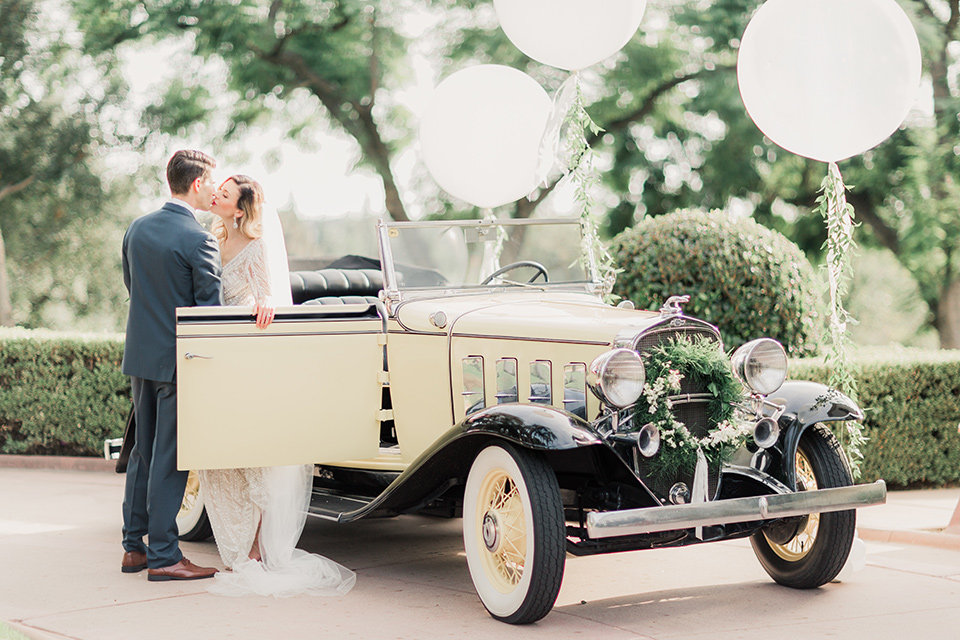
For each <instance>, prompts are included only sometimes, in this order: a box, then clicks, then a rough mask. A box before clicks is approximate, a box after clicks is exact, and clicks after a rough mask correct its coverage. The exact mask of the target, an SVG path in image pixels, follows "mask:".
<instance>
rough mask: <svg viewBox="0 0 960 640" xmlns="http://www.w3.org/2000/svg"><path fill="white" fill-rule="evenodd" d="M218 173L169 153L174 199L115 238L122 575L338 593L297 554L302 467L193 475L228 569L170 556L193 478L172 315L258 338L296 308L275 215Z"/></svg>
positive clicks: (346, 574) (350, 581)
mask: <svg viewBox="0 0 960 640" xmlns="http://www.w3.org/2000/svg"><path fill="white" fill-rule="evenodd" d="M215 168H216V161H215V160H214V159H213V158H212V157H210V156H209V155H207V154H206V153H203V152H202V151H195V150H181V151H177V152H176V153H174V154H173V156H172V157H171V158H170V160H169V162H168V163H167V185H168V186H169V188H170V194H171V198H170V200H169V201H168V202H166V203H165V204H164V205H163V207H162V208H160V210H158V211H155V212H153V213H150V214H147V215H145V216H142V217H140V218H137V219H136V220H134V221H133V222H132V223H131V224H130V227H129V228H128V229H127V232H126V234H125V235H124V238H123V248H122V261H123V282H124V285H125V286H126V287H127V291H128V292H129V294H130V311H129V316H128V318H127V330H126V342H125V345H124V351H123V364H122V370H123V373H124V374H126V375H129V376H130V382H131V388H132V394H133V403H134V414H135V416H136V442H135V444H134V447H133V450H132V451H131V453H130V460H129V462H128V464H127V478H126V487H125V491H124V498H123V549H124V554H123V560H122V563H121V570H122V571H123V572H124V573H138V572H140V571H143V570H144V569H146V570H147V579H148V580H150V581H152V582H162V581H169V580H197V579H201V578H210V577H214V578H215V582H214V584H213V585H211V587H210V589H209V590H210V591H211V592H213V593H218V594H222V595H244V594H260V595H274V596H289V595H296V594H299V593H311V594H317V595H343V594H345V593H347V592H348V591H349V590H350V589H351V588H353V585H354V584H355V582H356V575H355V574H354V573H353V572H352V571H350V570H349V569H346V568H345V567H342V566H340V565H339V564H337V563H336V562H333V561H332V560H329V559H327V558H324V557H323V556H319V555H316V554H310V553H307V552H306V551H303V550H301V549H297V548H296V545H297V542H298V541H299V539H300V535H301V533H302V532H303V527H304V525H305V523H306V513H307V507H308V505H309V502H310V493H311V489H312V482H313V481H312V477H313V466H312V465H295V466H284V467H263V468H251V469H209V470H201V471H200V472H199V475H200V482H201V486H202V488H203V492H204V496H205V505H206V509H207V514H208V516H209V518H210V523H211V525H212V526H213V532H214V536H215V538H216V541H217V548H218V549H219V551H220V557H221V559H222V560H223V563H224V565H226V567H227V568H228V571H224V572H218V571H217V569H215V568H211V567H200V566H197V565H195V564H194V563H192V562H190V561H189V560H188V559H187V558H185V557H184V556H183V554H182V553H181V552H180V545H179V538H178V531H177V521H176V519H177V513H178V512H179V510H180V504H181V501H182V500H183V493H184V489H185V488H186V482H187V476H188V473H189V472H188V471H178V470H177V383H176V309H177V307H194V306H218V305H229V306H247V307H253V309H254V312H253V313H254V317H255V321H256V326H257V327H258V328H259V329H261V330H263V329H266V328H267V327H268V326H269V325H270V324H271V322H273V319H274V313H275V312H274V310H275V308H276V307H277V306H289V305H291V304H292V300H291V292H290V276H289V271H288V266H287V254H286V248H285V245H284V241H283V232H282V230H281V227H280V220H279V217H278V216H277V215H276V212H270V215H267V216H265V215H264V206H263V205H264V194H263V189H262V188H261V186H260V185H259V184H258V183H257V182H256V181H254V180H253V179H251V178H249V177H247V176H242V175H234V176H231V177H229V178H227V179H226V180H225V181H223V182H222V183H221V184H220V186H219V187H216V186H215V184H216V183H215V182H214V180H213V170H214V169H215ZM198 211H209V212H210V213H212V214H213V220H214V221H213V224H212V225H211V229H210V231H208V230H206V229H205V228H204V227H203V226H202V225H201V224H200V222H199V221H198V220H197V212H198ZM265 218H266V219H265ZM265 375H267V374H265ZM235 386H236V389H237V391H238V393H237V396H236V397H235V398H210V402H257V401H258V399H257V397H256V388H257V384H256V381H255V380H254V381H251V380H237V381H236V385H235ZM144 537H147V539H148V542H147V543H146V544H145V543H144Z"/></svg>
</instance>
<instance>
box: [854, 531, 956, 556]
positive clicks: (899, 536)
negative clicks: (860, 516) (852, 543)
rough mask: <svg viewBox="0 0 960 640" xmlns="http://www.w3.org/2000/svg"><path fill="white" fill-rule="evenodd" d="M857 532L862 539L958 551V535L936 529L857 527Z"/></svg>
mask: <svg viewBox="0 0 960 640" xmlns="http://www.w3.org/2000/svg"><path fill="white" fill-rule="evenodd" d="M857 533H859V534H860V537H861V538H863V539H864V540H871V541H873V542H898V543H900V544H915V545H922V546H924V547H937V548H939V549H951V550H953V551H960V535H955V534H951V533H943V532H937V531H910V530H906V529H899V530H889V531H888V530H885V529H864V528H861V527H857Z"/></svg>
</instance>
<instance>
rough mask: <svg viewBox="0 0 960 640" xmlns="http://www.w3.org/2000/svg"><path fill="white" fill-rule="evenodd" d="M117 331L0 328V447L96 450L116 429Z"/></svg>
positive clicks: (126, 386)
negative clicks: (94, 333) (89, 333)
mask: <svg viewBox="0 0 960 640" xmlns="http://www.w3.org/2000/svg"><path fill="white" fill-rule="evenodd" d="M122 358H123V337H122V336H113V335H98V336H86V335H81V334H64V333H54V332H50V331H27V330H25V329H2V330H0V453H22V454H39V455H74V456H102V455H103V441H104V439H105V438H117V437H120V436H122V435H123V428H124V426H125V425H126V419H127V414H128V413H129V411H130V379H129V378H128V377H127V376H125V375H123V374H122V373H121V372H120V361H121V359H122Z"/></svg>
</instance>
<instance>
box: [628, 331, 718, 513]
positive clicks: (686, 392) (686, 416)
mask: <svg viewBox="0 0 960 640" xmlns="http://www.w3.org/2000/svg"><path fill="white" fill-rule="evenodd" d="M678 336H683V337H686V338H689V339H695V338H696V337H703V338H706V339H708V340H713V341H715V342H718V343H719V342H720V337H719V336H718V335H717V333H716V332H715V331H713V330H712V329H711V328H709V327H704V326H684V327H662V328H658V329H654V330H652V331H648V332H647V333H644V334H643V335H642V336H640V339H639V340H638V341H637V346H636V349H637V351H639V352H640V353H641V354H643V353H645V352H647V351H649V350H650V349H653V348H655V347H656V346H658V345H660V344H663V343H665V342H667V341H669V340H670V339H672V338H675V337H678ZM711 398H712V395H711V394H710V392H709V390H707V389H705V388H700V387H699V386H698V385H697V384H695V383H694V382H693V381H691V380H690V379H689V378H684V379H683V380H682V381H681V383H680V395H679V396H674V397H672V398H671V400H672V401H673V415H674V417H675V418H676V419H677V422H680V423H682V424H683V425H684V426H686V427H687V429H689V431H690V433H691V434H693V435H694V437H697V438H702V437H703V436H705V435H706V434H707V432H708V431H709V430H710V429H711V428H712V427H713V426H714V425H712V424H710V423H709V419H708V415H709V412H708V407H709V402H710V400H711ZM644 460H645V459H644V458H640V459H639V466H640V468H639V472H640V474H639V475H640V479H641V480H643V481H644V483H645V484H646V485H647V486H648V487H649V488H650V489H651V490H653V491H654V493H656V494H657V495H658V496H660V497H661V498H666V497H667V496H668V495H669V493H670V489H671V487H673V486H674V485H675V484H676V483H678V482H683V483H684V484H686V485H687V488H688V489H689V490H690V491H691V492H692V491H693V476H694V470H693V469H689V470H685V471H680V472H677V473H674V474H669V475H668V476H664V475H654V474H651V473H649V470H648V469H646V468H645V465H644ZM719 477H720V469H719V468H708V469H707V496H708V499H713V497H714V496H715V495H716V491H717V485H718V481H719Z"/></svg>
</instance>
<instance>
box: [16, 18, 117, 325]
mask: <svg viewBox="0 0 960 640" xmlns="http://www.w3.org/2000/svg"><path fill="white" fill-rule="evenodd" d="M41 9H42V7H41V3H39V2H35V1H33V0H3V1H2V2H0V267H2V268H0V324H3V325H11V324H13V323H14V322H16V323H18V324H22V325H24V326H28V327H36V326H48V327H58V328H102V327H104V326H106V327H111V328H116V327H117V326H118V321H119V319H120V318H121V317H122V315H123V308H122V304H121V302H122V300H123V295H122V290H123V285H122V282H121V280H120V277H119V268H118V264H117V262H118V261H117V259H116V257H115V256H114V255H113V254H114V249H115V247H116V244H115V243H116V242H118V238H117V232H118V230H119V232H120V233H122V227H120V226H119V223H118V220H120V219H124V218H126V215H125V212H124V207H125V206H126V201H127V200H128V198H129V196H128V195H127V194H128V193H129V191H128V189H127V188H120V187H121V185H119V184H110V183H109V182H108V181H106V180H104V178H103V175H104V167H103V166H102V164H101V156H102V150H103V149H104V147H105V145H110V144H112V143H114V142H116V140H117V139H116V131H115V130H113V129H112V128H111V126H110V122H109V121H107V120H106V119H104V118H102V117H101V114H103V113H104V112H105V111H107V110H109V109H110V107H111V106H112V105H117V104H119V103H121V102H122V98H123V93H122V86H121V85H120V84H119V81H118V78H117V77H116V76H114V75H111V72H110V69H109V68H103V67H98V66H95V65H93V64H92V62H91V61H90V60H89V58H86V57H84V56H83V55H81V54H80V53H79V51H78V49H77V47H76V46H75V44H76V41H75V39H74V41H73V43H71V34H70V29H69V28H68V27H65V26H64V25H61V24H58V23H57V20H56V19H55V17H51V16H50V15H44V14H42V13H41ZM78 79H79V80H80V82H78V81H77V80H78ZM124 187H126V185H124ZM83 317H87V319H88V321H82V320H78V318H83Z"/></svg>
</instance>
